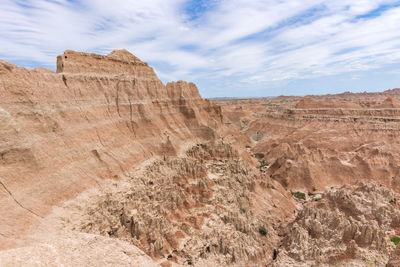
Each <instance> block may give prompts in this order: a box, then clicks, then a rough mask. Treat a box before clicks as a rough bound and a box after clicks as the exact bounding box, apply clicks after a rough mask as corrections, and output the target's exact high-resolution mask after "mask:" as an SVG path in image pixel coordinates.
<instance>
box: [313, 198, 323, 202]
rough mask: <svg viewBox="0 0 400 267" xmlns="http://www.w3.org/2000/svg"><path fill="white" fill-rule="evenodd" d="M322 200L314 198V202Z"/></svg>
mask: <svg viewBox="0 0 400 267" xmlns="http://www.w3.org/2000/svg"><path fill="white" fill-rule="evenodd" d="M321 199H322V198H320V197H316V198H314V201H320V200H321Z"/></svg>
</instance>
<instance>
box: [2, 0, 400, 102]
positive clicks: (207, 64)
mask: <svg viewBox="0 0 400 267" xmlns="http://www.w3.org/2000/svg"><path fill="white" fill-rule="evenodd" d="M118 48H126V49H128V50H129V51H131V52H132V53H133V54H134V55H136V56H138V57H139V58H141V59H142V60H143V61H147V62H149V64H150V65H151V66H153V67H154V69H155V71H156V72H157V74H158V76H159V77H160V79H161V80H162V81H163V82H168V81H173V80H180V79H182V80H188V81H193V82H195V83H196V84H197V85H198V87H199V90H200V93H201V94H202V96H204V97H217V96H276V95H282V94H285V95H305V94H326V93H339V92H343V91H355V92H360V91H380V90H386V89H390V88H395V87H400V0H397V1H393V0H357V1H354V0H352V1H350V0H335V1H329V0H197V1H196V0H146V1H143V0H113V1H109V0H85V1H83V0H24V1H23V0H0V59H1V60H6V61H10V62H13V63H15V64H17V65H20V66H24V67H28V68H30V67H36V66H41V67H46V68H49V69H53V70H54V69H55V61H56V56H57V55H59V54H61V53H63V51H64V50H67V49H73V50H77V51H86V52H97V53H103V54H107V53H109V52H110V51H112V50H113V49H118Z"/></svg>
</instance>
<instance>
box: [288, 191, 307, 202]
mask: <svg viewBox="0 0 400 267" xmlns="http://www.w3.org/2000/svg"><path fill="white" fill-rule="evenodd" d="M291 193H292V196H294V197H295V198H298V199H303V200H306V194H304V193H303V192H299V191H296V192H294V191H291Z"/></svg>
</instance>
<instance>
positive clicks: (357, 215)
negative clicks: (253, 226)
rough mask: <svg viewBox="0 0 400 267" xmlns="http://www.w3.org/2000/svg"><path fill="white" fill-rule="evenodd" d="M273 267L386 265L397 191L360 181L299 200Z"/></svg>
mask: <svg viewBox="0 0 400 267" xmlns="http://www.w3.org/2000/svg"><path fill="white" fill-rule="evenodd" d="M303 205H304V207H303V208H302V209H301V210H300V212H299V214H298V216H297V218H296V220H295V221H294V222H293V224H292V226H291V227H288V232H287V236H286V238H285V239H284V241H283V244H282V247H281V250H280V251H279V254H278V257H277V260H276V262H275V265H274V266H290V265H291V264H294V263H296V266H311V265H313V264H314V265H316V266H330V265H333V264H336V265H341V266H368V264H373V266H385V265H386V263H387V262H388V258H389V255H390V253H391V252H392V251H393V250H394V249H395V245H394V244H393V243H392V242H391V240H390V239H391V237H392V236H394V235H395V234H396V233H395V231H394V229H393V228H395V227H398V225H399V222H400V206H399V203H398V195H397V194H394V193H393V192H392V191H391V190H388V189H386V188H384V187H377V186H376V185H373V184H369V185H360V186H357V187H354V188H351V187H348V186H347V187H346V186H344V187H342V188H339V189H336V188H332V189H329V190H327V192H325V193H324V194H320V196H319V197H314V198H311V199H310V200H309V201H308V202H306V203H304V204H303Z"/></svg>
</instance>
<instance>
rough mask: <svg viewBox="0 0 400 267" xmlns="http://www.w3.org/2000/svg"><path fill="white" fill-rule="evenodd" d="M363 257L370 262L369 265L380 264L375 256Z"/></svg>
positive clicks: (366, 261)
mask: <svg viewBox="0 0 400 267" xmlns="http://www.w3.org/2000/svg"><path fill="white" fill-rule="evenodd" d="M362 259H363V261H364V262H365V263H367V264H368V266H376V265H377V264H378V261H377V260H376V259H375V258H371V259H370V258H367V257H363V258H362Z"/></svg>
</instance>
